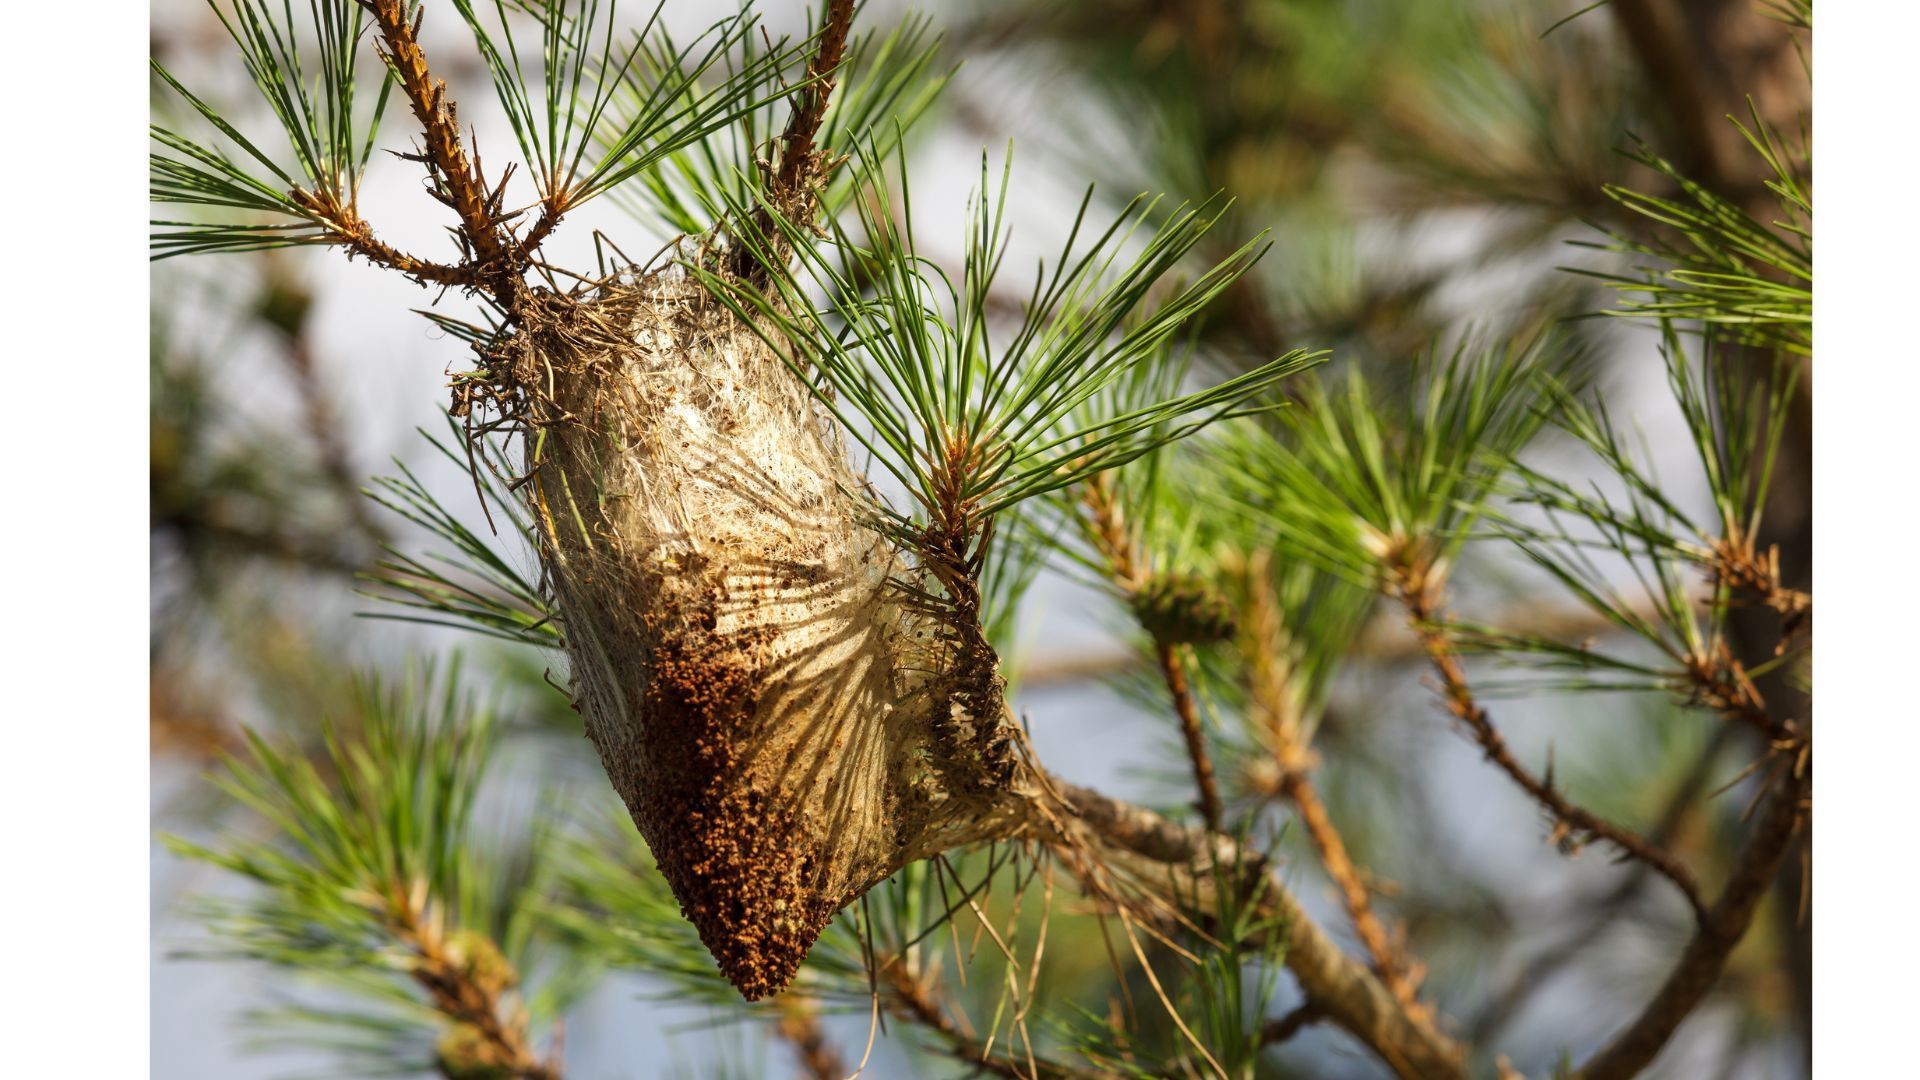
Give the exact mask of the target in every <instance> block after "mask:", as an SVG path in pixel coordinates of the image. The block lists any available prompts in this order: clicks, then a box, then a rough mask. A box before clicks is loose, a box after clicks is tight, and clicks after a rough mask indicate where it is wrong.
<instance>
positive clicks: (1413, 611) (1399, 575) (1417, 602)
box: [1389, 556, 1707, 923]
mask: <svg viewBox="0 0 1920 1080" xmlns="http://www.w3.org/2000/svg"><path fill="white" fill-rule="evenodd" d="M1389 564H1390V566H1391V575H1392V576H1391V581H1390V584H1391V587H1392V589H1393V592H1394V595H1395V597H1396V599H1398V600H1399V601H1400V603H1401V605H1402V606H1403V607H1404V608H1405V609H1406V612H1407V619H1408V622H1409V624H1410V625H1411V626H1412V628H1413V631H1414V633H1415V634H1417V635H1418V636H1419V638H1420V641H1421V644H1422V646H1423V647H1424V648H1425V650H1426V653H1427V659H1428V662H1429V663H1430V664H1431V665H1432V667H1433V670H1434V673H1435V675H1437V676H1438V677H1439V679H1440V687H1441V691H1442V693H1443V694H1444V696H1445V698H1446V704H1447V710H1448V711H1449V712H1451V713H1452V714H1453V716H1454V717H1455V719H1457V720H1459V721H1460V723H1461V724H1462V725H1464V726H1465V728H1466V730H1467V733H1468V734H1469V735H1470V736H1471V737H1472V738H1473V741H1474V742H1476V743H1478V744H1479V746H1480V748H1481V750H1482V751H1484V752H1485V754H1486V757H1487V760H1488V761H1491V762H1493V763H1494V765H1496V766H1497V767H1499V769H1500V771H1502V772H1504V773H1506V774H1507V775H1508V776H1509V777H1510V778H1512V780H1513V782H1514V783H1515V784H1518V785H1519V786H1520V789H1521V790H1522V791H1525V792H1526V793H1527V795H1528V796H1529V797H1531V798H1532V799H1533V801H1535V802H1537V803H1539V804H1540V806H1541V807H1542V808H1543V809H1545V810H1546V811H1547V813H1549V814H1551V815H1552V816H1553V819H1554V822H1555V823H1556V825H1555V838H1556V839H1566V838H1572V839H1575V840H1579V839H1581V838H1584V837H1598V838H1600V839H1602V840H1605V841H1607V842H1608V843H1610V844H1612V845H1613V846H1614V847H1616V848H1618V849H1620V850H1621V851H1622V852H1623V853H1625V854H1626V855H1628V856H1629V857H1631V858H1635V859H1639V860H1640V861H1642V862H1644V863H1646V864H1647V865H1649V866H1651V867H1653V868H1654V869H1655V870H1657V871H1659V872H1660V874H1661V875H1662V876H1664V877H1665V878H1667V880H1669V881H1671V882H1673V884H1674V887H1675V888H1677V889H1679V890H1680V894H1681V895H1682V896H1684V897H1685V898H1686V900H1687V903H1688V904H1689V905H1690V906H1691V907H1692V908H1693V911H1694V917H1695V918H1696V919H1697V920H1700V921H1701V922H1702V923H1704V922H1705V920H1706V917H1707V907H1706V902H1705V901H1704V900H1703V899H1701V895H1700V886H1699V885H1698V884H1697V883H1696V882H1695V881H1694V879H1693V873H1692V872H1691V871H1690V870H1688V869H1687V868H1686V867H1685V866H1684V865H1683V864H1681V863H1680V861H1679V860H1677V859H1675V858H1674V857H1673V855H1672V854H1671V853H1669V852H1667V851H1665V850H1663V849H1661V848H1660V847H1658V846H1656V845H1654V844H1652V843H1650V842H1648V841H1647V840H1646V839H1644V838H1642V837H1641V836H1639V835H1638V834H1636V833H1634V832H1633V831H1632V830H1631V829H1628V828H1626V827H1624V826H1621V825H1616V824H1614V823H1613V822H1611V821H1608V820H1606V819H1605V818H1603V817H1601V816H1600V815H1598V814H1595V813H1593V812H1592V811H1590V810H1587V809H1586V808H1584V807H1582V806H1579V805H1578V804H1576V803H1574V802H1573V801H1572V800H1570V799H1568V798H1566V797H1565V796H1564V795H1562V794H1560V792H1559V790H1558V789H1556V788H1555V787H1554V786H1553V779H1552V776H1551V775H1549V776H1548V777H1546V778H1545V779H1542V778H1541V777H1538V776H1535V775H1534V774H1533V771H1532V770H1530V769H1528V768H1527V767H1526V766H1525V765H1523V764H1521V763H1520V761H1519V760H1518V759H1517V758H1515V757H1514V756H1513V752H1512V750H1510V749H1509V748H1508V747H1507V742H1506V739H1505V738H1504V737H1503V736H1501V734H1500V731H1499V729H1498V728H1496V727H1495V726H1494V724H1493V720H1492V718H1491V717H1490V716H1489V715H1488V714H1487V711H1486V709H1484V708H1482V707H1481V706H1480V704H1479V702H1478V700H1477V699H1476V698H1475V696H1474V692H1473V687H1472V684H1471V683H1469V682H1468V681H1467V675H1466V669H1465V668H1463V667H1462V666H1461V665H1460V659H1459V656H1458V653H1457V652H1456V650H1455V647H1454V644H1453V639H1452V637H1451V636H1450V635H1449V633H1448V631H1447V629H1446V627H1445V626H1444V625H1443V623H1442V621H1441V608H1442V607H1443V605H1444V589H1445V583H1444V581H1442V580H1440V579H1439V578H1437V577H1436V576H1435V575H1434V572H1433V571H1434V568H1433V566H1432V565H1431V564H1430V563H1428V562H1426V561H1425V560H1424V559H1422V558H1420V557H1418V556H1414V557H1412V558H1411V559H1406V560H1400V561H1396V560H1392V559H1390V560H1389Z"/></svg>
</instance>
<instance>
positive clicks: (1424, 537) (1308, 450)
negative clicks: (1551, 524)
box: [1209, 336, 1573, 586]
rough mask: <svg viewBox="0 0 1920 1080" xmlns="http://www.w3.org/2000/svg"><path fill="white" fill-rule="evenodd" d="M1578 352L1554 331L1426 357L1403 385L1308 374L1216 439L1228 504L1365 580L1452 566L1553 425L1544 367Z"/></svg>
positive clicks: (1279, 540) (1317, 561) (1357, 375)
mask: <svg viewBox="0 0 1920 1080" xmlns="http://www.w3.org/2000/svg"><path fill="white" fill-rule="evenodd" d="M1572 358H1573V354H1572V352H1571V350H1569V349H1568V347H1567V346H1566V345H1564V344H1563V343H1562V342H1560V341H1559V340H1557V339H1554V338H1551V337H1547V336H1541V337H1536V338H1534V339H1533V340H1531V341H1527V342H1520V343H1515V344H1497V345H1491V346H1485V345H1470V344H1464V343H1463V344H1461V345H1459V346H1457V347H1456V348H1455V349H1454V350H1453V351H1452V352H1451V353H1449V354H1446V355H1440V354H1437V353H1433V354H1429V355H1427V356H1424V357H1422V358H1421V359H1420V360H1419V361H1418V365H1417V371H1416V377H1415V378H1414V379H1412V380H1408V381H1404V382H1402V383H1399V384H1397V385H1396V384H1386V385H1377V384H1376V383H1375V382H1374V381H1373V380H1372V379H1369V378H1367V377H1366V376H1365V375H1364V374H1363V373H1362V372H1361V371H1360V370H1359V369H1357V368H1349V369H1347V371H1346V372H1345V373H1344V374H1343V376H1342V377H1341V378H1340V379H1338V380H1337V381H1329V382H1313V383H1308V384H1307V385H1306V386H1305V387H1304V389H1303V391H1302V394H1301V400H1300V403H1299V406H1298V407H1297V408H1294V409H1289V410H1286V411H1285V412H1283V413H1281V414H1280V415H1279V418H1278V421H1277V422H1274V423H1267V424H1261V425H1255V424H1238V425H1234V426H1232V427H1229V428H1224V429H1222V431H1221V433H1220V435H1219V437H1218V438H1216V439H1214V440H1212V441H1211V442H1210V444H1209V450H1210V457H1211V459H1212V461H1213V462H1214V463H1215V465H1216V466H1217V468H1218V474H1217V475H1218V477H1219V485H1218V487H1217V489H1216V495H1215V497H1216V498H1217V499H1218V502H1219V505H1218V506H1217V507H1216V509H1218V510H1219V511H1220V512H1223V513H1236V514H1251V515H1255V517H1256V523H1257V526H1258V528H1259V529H1260V530H1261V531H1262V532H1264V533H1265V534H1266V535H1267V536H1269V537H1270V542H1271V543H1272V544H1273V546H1274V549H1275V550H1276V551H1277V552H1278V553H1279V554H1280V555H1281V556H1282V557H1283V558H1285V559H1287V560H1289V561H1299V562H1305V563H1309V564H1312V565H1314V566H1318V567H1320V568H1322V569H1324V570H1326V571H1327V572H1329V573H1333V574H1337V575H1340V576H1342V577H1344V578H1346V579H1347V580H1349V581H1351V582H1353V583H1355V584H1356V585H1362V586H1373V585H1376V584H1378V583H1379V582H1381V581H1382V577H1381V572H1382V570H1383V568H1385V567H1387V566H1388V565H1389V564H1391V563H1393V562H1394V561H1395V560H1398V559H1403V558H1405V557H1408V556H1410V555H1413V554H1416V553H1418V554H1422V555H1423V556H1424V557H1425V558H1427V559H1428V560H1429V561H1431V562H1433V563H1436V564H1440V565H1444V564H1446V563H1450V562H1451V561H1452V559H1453V557H1454V555H1455V554H1456V553H1457V552H1458V551H1459V548H1460V545H1461V544H1463V543H1464V542H1465V541H1466V540H1467V538H1468V536H1469V535H1470V530H1471V528H1472V526H1473V523H1474V522H1475V521H1476V520H1478V519H1479V518H1480V517H1481V515H1482V514H1483V513H1484V512H1485V510H1486V505H1487V502H1488V500H1489V498H1490V497H1491V496H1492V495H1493V494H1494V491H1495V487H1496V485H1497V483H1498V482H1499V480H1500V477H1501V476H1502V475H1503V474H1504V473H1505V471H1506V469H1507V468H1508V461H1509V459H1510V457H1511V455H1513V454H1514V453H1516V452H1518V451H1519V450H1520V448H1521V447H1523V446H1525V445H1526V443H1527V441H1528V440H1529V439H1531V438H1532V436H1533V434H1534V432H1535V431H1536V430H1538V428H1539V426H1540V424H1541V421H1542V419H1543V418H1542V415H1541V413H1540V411H1539V410H1538V409H1537V408H1536V407H1535V401H1536V394H1537V392H1538V388H1539V387H1540V386H1541V385H1542V381H1541V380H1542V376H1543V375H1549V374H1552V373H1554V372H1558V371H1561V370H1564V369H1565V367H1566V366H1567V365H1569V364H1570V363H1571V360H1572Z"/></svg>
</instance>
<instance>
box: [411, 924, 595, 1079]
mask: <svg viewBox="0 0 1920 1080" xmlns="http://www.w3.org/2000/svg"><path fill="white" fill-rule="evenodd" d="M394 894H395V895H394V896H393V897H392V898H391V900H392V903H391V907H390V909H389V919H390V922H391V929H392V931H393V934H394V936H395V937H396V938H397V939H398V940H399V941H400V942H401V944H403V945H405V946H406V947H407V948H409V949H410V950H412V951H413V953H414V957H415V959H414V966H413V979H414V981H415V982H417V983H419V984H420V986H421V987H422V988H423V989H425V990H426V991H427V995H428V997H430V998H431V999H432V1002H433V1007H434V1008H435V1009H436V1010H438V1011H439V1012H440V1013H441V1014H442V1015H444V1016H446V1017H447V1019H449V1020H451V1021H452V1022H453V1023H454V1024H455V1025H456V1026H457V1027H456V1030H459V1029H464V1030H465V1031H467V1032H470V1033H471V1034H472V1035H473V1036H474V1037H475V1039H476V1043H475V1045H474V1046H473V1047H472V1048H471V1049H470V1050H468V1049H465V1048H463V1051H464V1052H469V1053H471V1054H472V1055H473V1056H474V1057H475V1058H476V1059H477V1060H475V1061H473V1062H462V1063H459V1064H460V1065H472V1066H476V1067H482V1066H483V1067H485V1068H487V1069H489V1070H493V1071H492V1072H490V1073H489V1075H498V1074H499V1073H500V1072H504V1073H505V1074H506V1075H508V1076H511V1077H513V1078H514V1080H561V1077H562V1071H561V1068H560V1065H559V1064H558V1062H554V1061H542V1060H540V1059H539V1057H538V1056H536V1055H535V1054H534V1052H533V1048H532V1047H531V1046H529V1045H528V1042H527V1032H526V1017H525V1015H524V1014H523V1013H520V1012H518V1011H514V1012H508V1011H507V1010H506V1008H505V1006H504V1002H503V1001H502V1000H501V994H502V992H503V991H504V990H506V989H507V988H509V987H511V986H513V985H514V984H515V983H516V982H517V981H518V976H517V973H516V972H514V970H513V968H512V966H511V965H509V964H508V963H507V961H506V960H505V959H504V958H503V957H501V956H500V954H499V951H498V949H497V948H496V947H495V946H494V945H493V943H492V941H491V940H489V939H481V940H480V941H479V942H478V948H477V949H476V950H475V951H476V952H478V953H481V954H482V955H475V956H461V955H458V954H457V952H456V950H455V949H454V948H452V947H451V943H450V942H449V940H448V937H447V935H446V934H445V933H443V931H442V929H441V926H440V924H439V923H438V922H437V921H436V920H434V919H432V918H430V917H428V916H427V915H426V914H425V913H424V912H422V911H421V910H420V905H419V904H418V903H417V902H416V901H415V899H414V898H413V896H411V895H410V894H409V892H408V890H405V889H404V888H400V887H396V888H395V889H394ZM441 1071H442V1072H443V1073H444V1074H446V1075H447V1076H449V1077H452V1076H454V1075H455V1074H456V1073H461V1074H463V1075H464V1074H468V1073H466V1072H464V1071H463V1070H462V1069H460V1068H458V1067H457V1066H455V1064H454V1063H450V1062H442V1066H441Z"/></svg>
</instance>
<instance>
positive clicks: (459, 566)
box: [367, 421, 561, 648]
mask: <svg viewBox="0 0 1920 1080" xmlns="http://www.w3.org/2000/svg"><path fill="white" fill-rule="evenodd" d="M420 434H421V437H423V438H425V439H426V440H427V441H428V442H429V443H431V444H432V445H433V448H434V449H435V450H438V451H439V452H440V453H441V454H443V455H445V456H446V458H447V459H448V460H449V461H451V462H453V463H454V464H455V465H457V466H459V467H460V468H461V469H463V470H465V471H466V472H467V473H468V475H469V476H471V477H472V478H473V483H474V490H475V492H476V494H477V495H478V496H479V498H480V500H481V502H482V506H483V507H491V510H490V511H489V514H491V513H492V512H498V513H499V514H500V515H501V519H502V520H503V521H505V522H506V523H507V525H508V535H509V536H512V537H514V538H515V539H516V540H519V541H522V542H523V544H524V546H523V548H522V550H523V551H525V552H528V553H530V552H531V551H532V544H533V542H534V541H533V538H534V535H535V534H534V529H533V522H532V520H531V519H530V518H529V516H528V514H527V509H526V507H525V505H523V504H522V503H521V502H520V501H519V500H517V499H514V498H512V497H510V496H509V495H508V494H507V492H506V491H504V490H503V489H502V484H501V483H500V481H499V479H498V477H500V476H501V475H504V474H505V473H506V472H507V467H508V462H507V461H506V458H505V454H504V451H502V450H501V448H500V446H499V445H498V443H496V442H495V441H493V440H490V439H483V440H481V441H480V443H479V444H478V445H479V451H478V452H479V454H480V455H481V456H482V457H484V459H485V460H484V461H480V460H472V459H463V458H461V457H460V456H459V455H458V454H456V453H455V452H454V450H453V448H452V444H454V443H464V441H465V437H464V436H463V435H462V433H461V432H460V430H459V428H458V426H457V425H455V424H454V423H452V422H451V421H449V424H448V441H447V442H444V443H443V442H441V441H440V440H439V439H436V438H434V437H433V436H432V435H429V434H427V433H426V432H425V431H422V432H421V433H420ZM394 465H395V466H396V467H397V468H398V469H399V470H400V473H401V475H400V476H398V477H390V476H389V477H381V478H380V479H378V480H376V481H374V483H375V485H376V487H377V490H374V491H369V492H368V493H367V494H368V497H369V498H371V499H373V500H374V501H375V502H377V503H379V504H380V505H381V506H384V507H386V508H387V509H389V510H391V511H393V512H394V513H396V514H398V515H400V516H401V517H403V518H405V519H407V520H408V521H410V522H412V523H414V524H415V525H418V526H420V527H421V528H423V529H426V530H427V531H428V532H430V533H432V534H433V535H435V536H437V537H439V538H440V539H441V540H442V541H444V542H446V543H448V544H450V545H452V551H451V552H449V553H433V554H427V555H409V554H407V553H405V552H403V551H401V550H400V549H398V548H396V547H394V546H392V545H387V548H386V550H387V553H388V556H389V557H388V558H386V559H383V560H382V561H381V562H380V563H379V565H378V567H377V569H376V570H375V571H374V572H372V573H371V574H369V575H367V578H368V580H370V581H371V582H373V583H374V585H375V586H376V588H375V589H374V590H373V591H371V592H369V593H368V594H367V595H370V596H373V597H375V598H377V599H380V600H385V601H388V602H391V603H394V604H398V605H400V606H402V607H405V608H410V609H413V610H414V611H418V612H422V613H423V614H419V615H408V614H392V613H374V617H375V618H385V619H394V620H398V621H402V622H420V623H427V624H430V625H437V626H453V627H459V628H463V629H470V630H475V631H478V632H479V633H481V634H484V635H486V636H488V637H493V638H498V639H501V640H504V641H511V642H518V643H521V644H527V645H538V646H545V647H549V648H557V647H559V646H560V644H561V636H560V626H559V624H558V623H557V622H555V620H554V612H553V611H552V608H551V606H550V605H549V603H548V600H547V598H546V597H545V596H544V595H543V594H542V592H541V590H540V587H539V585H538V583H537V582H535V581H533V580H529V579H528V578H527V577H526V575H525V574H523V573H522V572H521V571H520V570H519V569H518V568H517V567H515V566H514V565H513V563H512V562H510V561H509V560H508V556H507V555H505V554H503V553H502V552H500V551H499V550H498V549H497V548H496V547H495V545H494V544H492V543H490V542H489V541H488V540H487V538H486V537H483V536H481V535H480V534H479V533H477V532H475V531H473V530H472V529H470V528H468V527H467V526H466V525H465V524H464V523H462V522H461V520H460V519H459V518H458V517H457V516H455V515H454V514H453V513H452V512H451V511H450V510H449V509H448V508H447V507H446V506H445V505H443V504H442V503H441V502H440V500H439V499H438V498H436V497H435V496H434V495H433V493H432V492H430V491H428V490H427V489H426V488H425V487H424V486H422V485H421V483H420V481H419V480H418V479H417V478H415V476H414V475H413V471H412V470H411V469H408V468H407V467H406V466H405V465H404V464H401V463H400V461H399V460H398V459H396V460H395V461H394ZM489 520H491V518H489Z"/></svg>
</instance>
